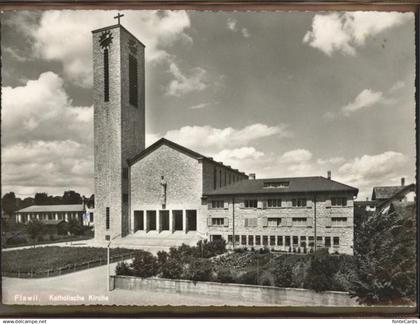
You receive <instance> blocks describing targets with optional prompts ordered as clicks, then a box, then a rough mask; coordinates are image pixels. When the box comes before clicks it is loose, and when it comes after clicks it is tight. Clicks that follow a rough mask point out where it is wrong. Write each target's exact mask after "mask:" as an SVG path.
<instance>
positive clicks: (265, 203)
mask: <svg viewBox="0 0 420 324" xmlns="http://www.w3.org/2000/svg"><path fill="white" fill-rule="evenodd" d="M263 208H264V209H265V208H267V200H263Z"/></svg>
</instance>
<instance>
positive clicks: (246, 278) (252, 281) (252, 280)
mask: <svg viewBox="0 0 420 324" xmlns="http://www.w3.org/2000/svg"><path fill="white" fill-rule="evenodd" d="M236 282H237V283H240V284H244V285H256V284H257V283H258V280H257V271H255V270H251V271H247V272H245V273H243V274H241V275H239V276H238V278H237V279H236Z"/></svg>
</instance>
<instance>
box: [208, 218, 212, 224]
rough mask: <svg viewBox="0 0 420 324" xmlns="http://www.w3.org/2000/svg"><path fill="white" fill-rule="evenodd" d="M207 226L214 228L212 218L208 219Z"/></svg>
mask: <svg viewBox="0 0 420 324" xmlns="http://www.w3.org/2000/svg"><path fill="white" fill-rule="evenodd" d="M207 226H212V222H211V217H209V218H207Z"/></svg>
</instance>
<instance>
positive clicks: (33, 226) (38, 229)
mask: <svg viewBox="0 0 420 324" xmlns="http://www.w3.org/2000/svg"><path fill="white" fill-rule="evenodd" d="M26 232H27V233H28V235H29V237H30V238H31V239H32V241H33V243H34V246H35V243H36V241H37V240H38V238H39V237H40V236H41V235H42V234H43V233H44V232H45V225H44V224H43V223H42V222H41V221H39V220H38V219H32V220H30V221H29V223H28V224H27V226H26Z"/></svg>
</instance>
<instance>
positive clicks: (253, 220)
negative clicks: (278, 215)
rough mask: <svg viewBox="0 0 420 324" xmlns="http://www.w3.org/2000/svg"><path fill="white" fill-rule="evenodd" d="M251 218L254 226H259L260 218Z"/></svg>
mask: <svg viewBox="0 0 420 324" xmlns="http://www.w3.org/2000/svg"><path fill="white" fill-rule="evenodd" d="M251 220H252V222H251V224H252V226H257V225H258V223H257V221H258V219H257V218H252V219H251Z"/></svg>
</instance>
